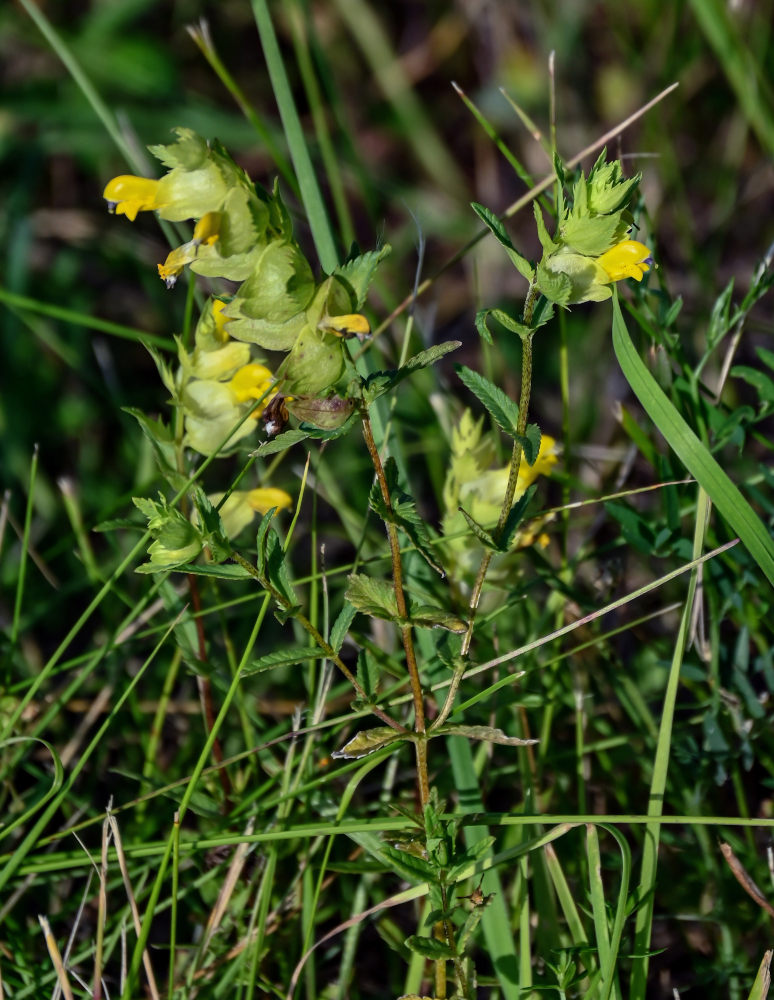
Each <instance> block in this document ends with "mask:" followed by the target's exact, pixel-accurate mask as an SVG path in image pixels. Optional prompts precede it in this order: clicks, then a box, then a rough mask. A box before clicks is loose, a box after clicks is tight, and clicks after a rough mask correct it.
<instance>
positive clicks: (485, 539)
mask: <svg viewBox="0 0 774 1000" xmlns="http://www.w3.org/2000/svg"><path fill="white" fill-rule="evenodd" d="M457 510H458V511H459V512H460V514H462V516H463V517H464V518H465V520H466V521H467V523H468V527H469V528H470V530H471V531H472V532H473V534H474V535H475V536H476V538H477V539H478V540H479V542H481V544H482V545H483V546H484V548H487V549H491V550H492V552H499V551H500V546H499V545H498V544H497V542H496V541H495V539H494V535H493V534H492V533H491V532H490V531H487V530H486V528H484V527H483V526H482V525H480V524H479V523H478V521H477V520H476V519H475V518H474V517H473V516H472V515H470V514H468V512H467V511H466V510H465V508H464V507H458V508H457Z"/></svg>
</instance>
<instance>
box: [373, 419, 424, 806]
mask: <svg viewBox="0 0 774 1000" xmlns="http://www.w3.org/2000/svg"><path fill="white" fill-rule="evenodd" d="M361 419H362V422H363V437H364V438H365V443H366V447H367V448H368V454H369V455H370V456H371V461H372V463H373V466H374V471H375V472H376V481H377V482H378V483H379V490H380V492H381V494H382V500H383V501H384V505H385V507H386V508H387V510H388V511H392V498H391V497H390V489H389V486H388V485H387V477H386V476H385V474H384V466H383V465H382V459H381V456H380V455H379V449H378V448H377V447H376V442H375V441H374V435H373V430H372V428H371V420H370V418H369V416H368V411H367V410H365V409H363V411H362V412H361ZM385 528H386V529H387V540H388V541H389V544H390V558H391V560H392V585H393V589H394V591H395V602H396V604H397V605H398V614H399V615H400V617H401V618H402V619H403V621H404V622H405V624H403V625H401V629H400V632H401V638H402V640H403V649H404V652H405V654H406V666H407V668H408V673H409V682H410V684H411V696H412V700H413V703H414V731H415V732H416V733H418V734H420V736H424V734H425V731H426V723H425V702H424V696H423V694H422V684H421V681H420V678H419V667H418V666H417V655H416V650H415V649H414V634H413V631H412V628H411V625H410V624H408V617H409V613H408V603H407V601H406V594H405V591H404V589H403V566H402V563H401V559H400V540H399V538H398V529H397V528H396V527H395V525H394V524H393V523H392V522H390V521H386V522H385ZM414 746H415V748H416V761H417V782H418V785H419V800H420V803H421V806H422V809H424V807H425V806H426V805H427V802H428V800H429V798H430V783H429V780H428V776H427V741H426V740H424V739H418V740H416V742H415V744H414Z"/></svg>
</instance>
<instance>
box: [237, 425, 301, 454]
mask: <svg viewBox="0 0 774 1000" xmlns="http://www.w3.org/2000/svg"><path fill="white" fill-rule="evenodd" d="M309 435H310V432H309V431H302V430H289V431H283V432H282V434H278V435H277V436H276V437H274V438H271V440H269V441H264V442H263V444H260V445H258V447H257V448H256V449H255V451H253V452H251V455H252V457H253V458H266V456H268V455H276V454H278V453H279V452H281V451H286V450H287V449H288V448H292V447H293V445H294V444H298V442H299V441H305V440H306V438H308V437H309Z"/></svg>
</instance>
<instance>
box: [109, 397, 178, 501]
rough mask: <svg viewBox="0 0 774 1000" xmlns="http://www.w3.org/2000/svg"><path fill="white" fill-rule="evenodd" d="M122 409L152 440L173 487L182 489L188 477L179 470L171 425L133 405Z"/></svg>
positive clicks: (160, 466) (157, 461)
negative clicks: (168, 425) (153, 417)
mask: <svg viewBox="0 0 774 1000" xmlns="http://www.w3.org/2000/svg"><path fill="white" fill-rule="evenodd" d="M122 409H123V411H124V413H129V414H130V415H131V416H133V417H134V419H135V420H136V421H137V423H138V424H139V425H140V429H141V430H142V433H143V434H144V435H145V437H146V438H147V439H148V441H150V443H151V446H152V448H153V453H154V455H155V458H156V463H157V465H158V467H159V469H160V471H161V473H162V475H163V476H164V478H165V479H166V480H167V482H168V483H169V484H170V486H171V487H172V488H173V489H175V490H180V489H182V488H183V487H184V486H185V485H186V484H187V483H188V479H187V478H186V477H185V476H181V475H180V473H179V472H178V471H177V458H176V453H177V447H176V445H175V441H174V437H173V435H172V432H171V430H170V429H169V427H167V425H166V424H165V423H164V421H163V420H153V419H152V418H151V417H149V416H147V415H146V414H145V413H143V412H142V410H137V409H135V408H134V407H133V406H124V407H122Z"/></svg>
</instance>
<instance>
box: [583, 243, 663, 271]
mask: <svg viewBox="0 0 774 1000" xmlns="http://www.w3.org/2000/svg"><path fill="white" fill-rule="evenodd" d="M597 263H598V264H600V265H601V267H602V268H603V269H604V270H605V272H606V273H607V276H608V277H609V278H610V280H611V281H621V280H622V279H623V278H634V280H635V281H642V276H643V274H645V273H646V272H647V271H649V270H650V268H651V265H652V264H653V258H652V257H651V255H650V249H649V248H648V247H646V246H645V244H644V243H639V242H638V241H637V240H621V242H620V243H616V245H615V246H614V247H611V248H610V249H609V250H608V251H607V252H606V253H603V254H602V256H601V257H600V258H599V259H598V261H597Z"/></svg>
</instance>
